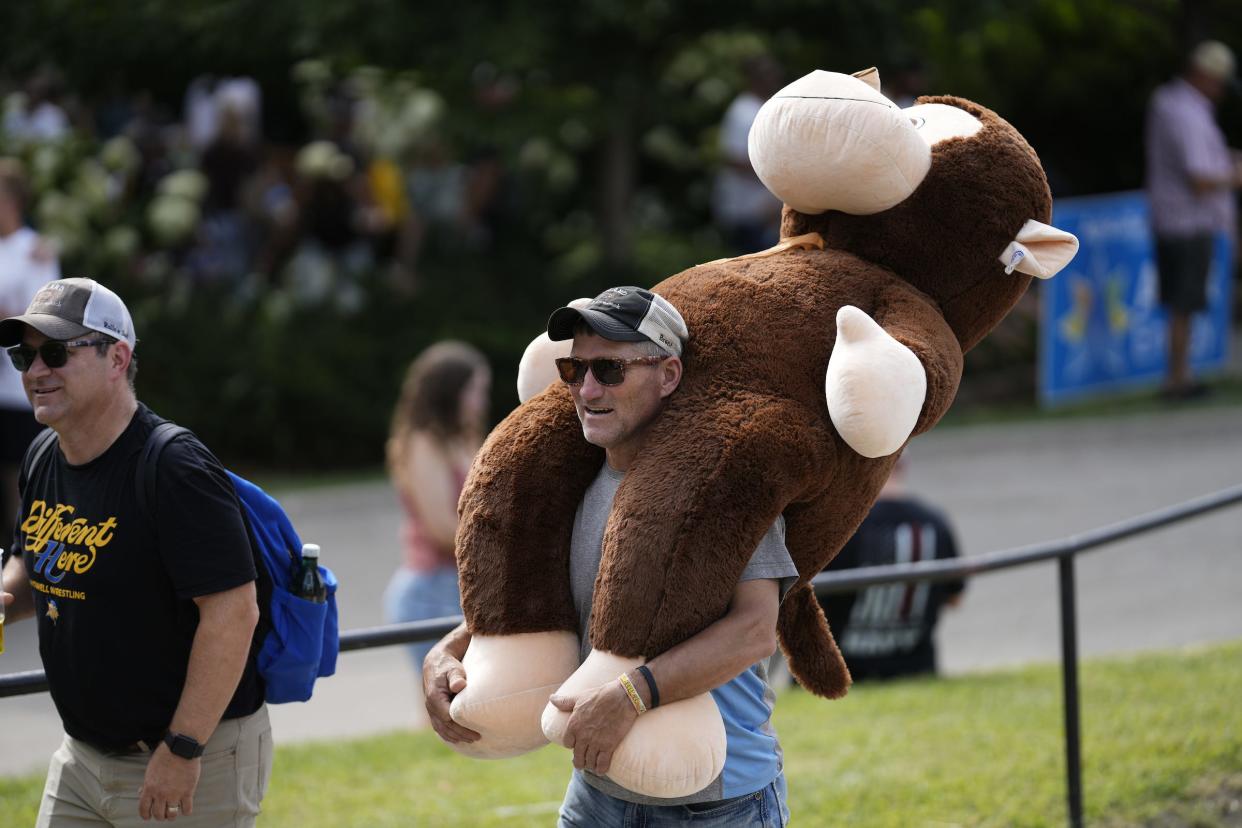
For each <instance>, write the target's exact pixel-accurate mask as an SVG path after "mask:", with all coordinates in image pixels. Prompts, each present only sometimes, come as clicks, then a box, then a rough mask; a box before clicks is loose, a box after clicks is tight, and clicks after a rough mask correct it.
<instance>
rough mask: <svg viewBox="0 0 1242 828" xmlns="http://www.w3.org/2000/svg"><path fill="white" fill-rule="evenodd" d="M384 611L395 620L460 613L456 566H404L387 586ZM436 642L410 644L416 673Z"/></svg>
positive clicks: (404, 620) (401, 622)
mask: <svg viewBox="0 0 1242 828" xmlns="http://www.w3.org/2000/svg"><path fill="white" fill-rule="evenodd" d="M384 614H385V615H387V616H388V621H389V623H393V624H403V623H405V622H407V621H423V620H425V619H428V618H442V617H444V616H446V615H461V597H460V596H459V595H458V593H457V569H456V568H454V567H444V568H442V569H436V570H433V571H432V572H415V571H414V570H412V569H406V568H405V567H401V568H400V569H398V570H397V571H396V572H395V573H393V576H392V580H391V581H389V582H388V588H387V589H386V590H384ZM435 643H436V642H435V641H434V640H432V641H419V642H416V643H414V644H409V645H407V651H408V652H409V654H410V658H411V660H413V662H414V672H415V673H418V674H419V675H421V674H422V672H423V659H424V658H426V657H427V653H428V652H430V650H431V648H432V646H433V645H434V644H435Z"/></svg>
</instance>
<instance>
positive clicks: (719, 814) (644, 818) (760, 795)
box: [556, 771, 789, 828]
mask: <svg viewBox="0 0 1242 828" xmlns="http://www.w3.org/2000/svg"><path fill="white" fill-rule="evenodd" d="M556 824H557V828H664V826H672V825H686V824H689V825H694V826H697V828H783V826H785V825H787V824H789V807H788V806H787V805H786V804H785V774H783V773H782V774H781V775H780V776H778V777H776V780H775V781H773V782H772V784H770V785H768V786H767V787H766V788H763V789H761V790H758V791H755V792H754V793H753V794H747V795H746V796H741V797H738V798H736V799H728V800H725V801H724V802H723V803H722V804H720V805H716V806H715V807H707V808H705V807H704V806H703V805H637V804H635V803H633V802H626V801H625V800H622V799H617V798H615V797H612V796H609V795H608V794H606V793H604V792H603V791H597V790H595V789H594V788H592V787H591V786H590V785H588V784H587V783H586V782H585V781H584V780H583V778H582V774H581V773H578V772H577V771H574V775H573V778H572V779H570V780H569V789H568V790H567V791H565V801H564V802H563V803H561V814H560V819H559V820H558V821H557V823H556Z"/></svg>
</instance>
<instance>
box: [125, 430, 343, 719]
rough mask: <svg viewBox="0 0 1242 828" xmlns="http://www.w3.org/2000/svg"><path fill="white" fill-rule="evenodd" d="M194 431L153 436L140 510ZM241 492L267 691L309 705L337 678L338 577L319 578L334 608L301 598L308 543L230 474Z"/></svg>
mask: <svg viewBox="0 0 1242 828" xmlns="http://www.w3.org/2000/svg"><path fill="white" fill-rule="evenodd" d="M186 434H190V431H189V430H188V429H185V428H182V427H181V426H179V425H177V424H176V423H167V422H166V423H161V424H160V425H158V426H156V427H155V428H154V429H152V431H151V434H150V436H148V437H147V444H146V446H145V447H144V448H143V450H142V460H141V464H140V466H139V468H141V469H143V476H142V478H141V479H140V480H139V483H138V505H139V507H140V508H141V509H142V510H143V511H149V510H148V509H147V505H146V504H147V492H150V491H154V490H155V481H156V472H157V470H158V468H159V459H160V454H162V453H163V451H164V449H165V448H167V446H168V445H169V443H171V442H173V441H174V440H176V439H177V438H178V437H180V436H182V435H186ZM228 475H229V478H230V479H231V480H232V481H233V488H234V489H236V490H237V500H238V502H239V503H240V504H241V507H242V517H243V518H245V523H246V529H247V530H248V532H249V534H250V547H251V549H252V550H253V551H254V557H255V570H256V571H257V572H258V573H259V579H258V583H257V585H256V586H257V588H258V592H259V628H258V629H257V630H256V631H255V640H256V641H261V642H262V643H261V644H260V645H259V648H258V652H257V653H256V654H255V661H256V663H257V666H258V668H259V675H261V676H262V677H263V682H264V684H265V685H266V687H267V692H266V695H265V697H264V698H265V700H266V701H267V702H268V703H269V704H280V703H283V702H292V701H306V700H307V699H309V698H310V697H311V692H312V690H313V689H314V687H315V679H317V678H319V677H320V676H330V675H332V674H333V673H335V672H336V656H337V653H338V652H339V651H340V626H339V621H338V619H337V613H336V575H334V574H333V573H332V570H330V569H328V568H327V567H326V566H323V565H322V564H321V565H320V566H319V575H320V577H321V578H323V583H324V585H325V586H326V587H327V588H328V600H327V603H323V604H316V603H313V602H311V601H307V600H305V599H303V598H299V597H297V596H296V595H294V594H293V593H292V592H291V591H290V588H291V587H292V586H293V572H294V569H295V568H296V567H300V566H301V563H302V541H301V539H300V538H299V537H298V533H297V532H296V531H294V529H293V524H292V523H290V521H289V516H288V515H286V514H285V510H284V509H282V508H281V507H280V504H279V503H277V502H276V499H275V498H273V497H272V496H271V495H269V494H268V493H267V492H265V491H263V490H262V489H260V488H259V487H258V486H256V485H255V484H253V483H251V482H250V481H249V480H247V479H245V478H244V477H240V476H238V475H236V474H234V473H233V472H231V471H230V472H228Z"/></svg>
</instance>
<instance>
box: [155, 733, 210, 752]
mask: <svg viewBox="0 0 1242 828" xmlns="http://www.w3.org/2000/svg"><path fill="white" fill-rule="evenodd" d="M164 744H166V745H168V749H169V750H171V751H172V753H173V755H174V756H180V757H181V758H182V759H197V758H198V757H200V756H202V755H203V746H202V745H200V744H199V743H198V740H197V739H194V738H191V737H190V736H186V735H185V734H184V733H173V732H172V731H171V730H170V731H168V732H167V733H165V734H164Z"/></svg>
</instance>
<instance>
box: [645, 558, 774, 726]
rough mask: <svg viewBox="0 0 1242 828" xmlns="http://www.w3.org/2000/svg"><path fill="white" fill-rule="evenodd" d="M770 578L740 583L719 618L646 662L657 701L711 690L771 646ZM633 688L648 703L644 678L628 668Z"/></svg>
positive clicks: (771, 601) (756, 658)
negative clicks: (657, 691)
mask: <svg viewBox="0 0 1242 828" xmlns="http://www.w3.org/2000/svg"><path fill="white" fill-rule="evenodd" d="M779 606H780V601H779V587H778V586H777V583H776V582H775V581H749V582H746V583H744V584H741V585H740V586H739V588H738V591H737V593H735V595H734V600H733V604H732V605H731V606H730V608H729V611H728V612H727V613H726V614H725V616H724V617H723V618H721V619H720V620H719V621H716V622H715V623H714V624H712V625H710V626H708V627H707V628H706V629H704V630H703V631H702V632H700V633H699V634H698V635H694V636H691V637H690V638H688V639H686V640H685V641H683V642H682V643H680V644H678V645H677V646H676V647H673V648H672V649H670V650H668V651H667V652H665V653H662V654H661V655H659V656H657V657H656V658H654V659H652V660H651V661H650V662H648V664H647V667H648V669H650V670H651V673H652V675H653V676H654V677H655V679H656V684H657V686H658V687H659V689H660V704H668V703H669V702H674V701H679V700H681V699H688V698H691V697H693V696H697V695H700V694H702V693H706V692H708V691H709V690H714V689H715V688H717V687H719V686H720V685H722V684H725V683H726V682H729V681H732V680H733V679H735V678H737V677H738V676H739V675H741V673H742V671H744V670H746V669H747V668H748V667H750V666H751V665H752V664H754V663H755V662H757V661H761V660H762V659H764V658H767V657H768V656H770V655H771V654H772V652H773V651H774V650H775V648H776V640H775V632H774V631H775V629H776V617H777V613H778V610H779ZM631 678H632V679H633V681H634V688H635V689H636V690H638V692H639V695H640V696H641V697H642V699H643V701H644V703H647V704H650V702H651V694H650V688H649V687H648V686H647V682H646V681H645V680H643V679H642V678H640V677H638V675H637V672H636V671H634V672H632V673H631Z"/></svg>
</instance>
